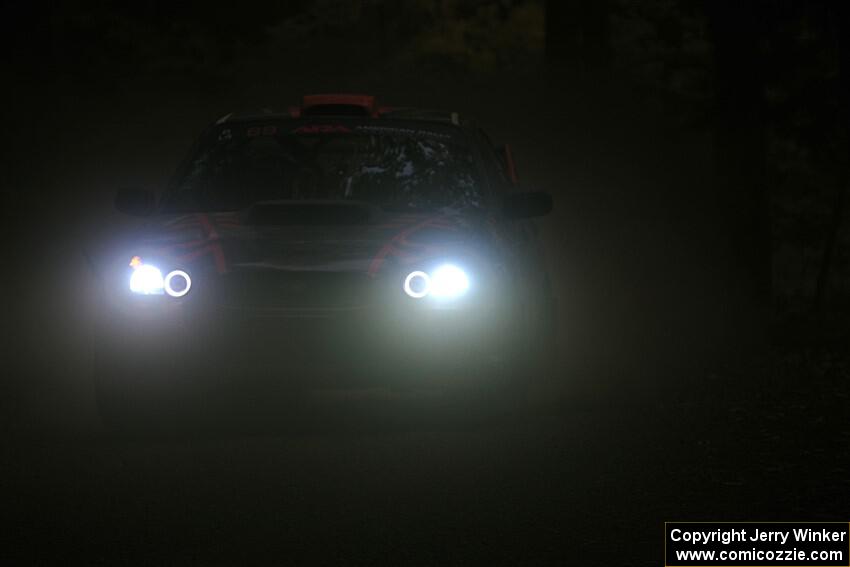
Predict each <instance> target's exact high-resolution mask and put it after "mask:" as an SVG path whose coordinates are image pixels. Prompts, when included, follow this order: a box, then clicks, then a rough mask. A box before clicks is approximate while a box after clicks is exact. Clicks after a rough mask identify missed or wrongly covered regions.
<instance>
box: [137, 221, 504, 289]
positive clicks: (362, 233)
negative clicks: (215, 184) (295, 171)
mask: <svg viewBox="0 0 850 567" xmlns="http://www.w3.org/2000/svg"><path fill="white" fill-rule="evenodd" d="M497 239H498V236H497V233H496V225H495V223H494V222H492V218H490V217H488V216H486V215H483V214H480V213H478V214H458V213H436V214H402V213H385V212H379V213H376V214H373V215H370V218H369V219H368V220H366V221H364V222H356V223H338V224H326V223H312V224H307V225H303V224H293V223H291V222H289V223H286V224H283V225H279V224H278V225H275V224H256V223H254V222H251V220H250V219H249V218H247V217H246V215H245V214H244V213H192V214H179V215H163V216H160V217H156V218H153V219H151V220H150V221H149V222H148V223H147V224H146V225H145V226H144V227H142V228H141V229H140V231H139V232H138V233H137V234H136V235H135V236H134V238H133V239H132V243H133V248H134V251H133V253H134V254H139V255H143V256H144V255H146V256H152V257H155V258H161V259H162V260H164V261H165V262H166V263H168V264H171V265H173V266H174V267H183V268H186V269H190V270H192V271H194V272H195V273H198V272H217V273H219V274H224V273H228V272H233V271H241V270H289V271H338V272H363V273H366V274H368V275H370V276H376V275H378V274H379V273H380V272H381V271H382V270H384V269H386V268H387V266H388V265H393V264H395V265H402V266H406V265H416V264H419V263H422V262H424V261H427V260H428V259H431V258H441V257H445V256H446V255H452V256H453V257H454V256H456V255H460V254H463V255H470V254H473V255H476V256H480V255H481V254H483V253H486V252H485V250H488V249H490V248H492V244H493V242H494V240H497Z"/></svg>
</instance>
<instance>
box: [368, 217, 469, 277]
mask: <svg viewBox="0 0 850 567" xmlns="http://www.w3.org/2000/svg"><path fill="white" fill-rule="evenodd" d="M431 227H435V228H441V229H444V230H457V226H456V225H455V224H454V223H452V222H451V221H450V220H449V217H448V215H437V216H433V217H428V218H426V219H424V220H422V221H421V222H418V223H416V224H414V225H413V226H410V227H407V228H405V229H404V230H402V231H401V232H398V233H396V234H395V235H394V236H393V237H392V238H390V239H389V240H388V241H387V243H386V244H384V245H383V246H382V247H381V249H380V250H378V252H377V253H376V254H375V257H374V258H373V259H372V262H371V264H369V270H368V272H367V274H368V275H369V276H370V277H374V276H376V275H377V274H378V272H379V271H380V270H381V267H382V266H383V265H384V261H385V260H386V258H387V257H388V256H396V257H399V258H404V259H410V258H413V257H415V256H420V257H421V256H423V255H425V254H427V253H429V252H434V251H436V250H437V249H438V248H437V247H436V246H433V245H429V244H425V243H421V242H411V241H410V237H411V236H413V235H414V234H416V233H417V232H419V231H420V230H423V229H425V228H431Z"/></svg>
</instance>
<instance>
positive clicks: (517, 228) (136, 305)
mask: <svg viewBox="0 0 850 567" xmlns="http://www.w3.org/2000/svg"><path fill="white" fill-rule="evenodd" d="M116 207H117V208H118V209H119V210H120V211H122V212H124V213H126V214H128V215H133V216H137V217H142V219H141V221H140V223H139V224H140V226H139V227H137V229H136V230H135V231H133V232H132V234H131V235H130V236H125V237H121V238H118V237H116V239H115V241H114V242H110V243H109V245H108V246H107V247H106V248H107V253H105V254H103V255H101V256H100V257H99V259H98V260H97V261H96V272H97V274H98V275H99V278H98V279H99V283H100V285H102V286H103V289H102V290H101V292H102V297H104V298H105V300H104V301H103V307H104V309H103V310H102V316H101V317H100V318H99V321H100V324H99V333H98V340H97V345H96V356H95V382H96V390H97V396H98V402H99V406H100V408H101V410H102V414H103V415H104V416H105V417H107V418H113V419H121V418H122V417H124V416H127V415H130V414H131V413H132V412H133V411H135V410H137V409H139V408H144V407H146V406H158V405H161V404H165V403H166V402H165V401H164V400H168V403H173V404H176V407H178V408H179V407H180V403H184V402H186V401H187V400H197V399H206V398H207V397H215V396H216V394H223V395H222V396H218V398H220V399H224V400H228V399H232V398H231V396H235V395H237V394H238V393H240V392H245V391H254V392H267V391H269V392H270V391H276V392H278V391H282V392H297V391H298V390H299V389H300V388H310V387H312V386H315V385H317V384H322V383H325V382H332V383H334V384H344V385H346V386H350V387H358V386H360V385H364V384H370V385H374V384H382V385H386V386H391V387H400V388H407V387H411V386H413V387H430V386H431V385H438V386H440V387H449V388H451V387H453V386H461V387H466V386H470V385H485V386H486V385H487V384H497V385H504V384H514V385H516V384H517V382H522V381H523V380H526V379H527V376H528V375H530V374H531V372H530V371H531V369H532V368H533V367H534V366H535V364H536V363H537V362H539V360H540V359H541V357H542V356H543V353H544V351H545V350H546V348H547V347H548V346H549V345H551V340H552V336H553V332H554V325H553V321H554V311H555V310H554V308H553V297H552V294H551V290H550V287H549V279H548V275H547V272H546V268H545V261H544V257H543V253H542V250H541V246H540V244H539V242H538V236H537V232H536V228H535V225H534V224H533V222H531V221H530V220H529V219H531V218H533V217H538V216H541V215H545V214H547V213H548V212H549V211H550V210H551V208H552V200H551V197H550V196H549V195H548V194H546V193H541V192H532V191H523V190H521V189H520V188H519V186H518V184H517V180H516V174H515V170H514V165H513V160H512V158H511V155H510V150H509V149H508V148H507V146H505V147H503V148H500V149H497V148H494V147H493V145H492V144H491V143H490V141H489V139H488V138H487V136H486V135H485V134H484V132H483V131H482V130H481V129H479V128H478V127H477V126H476V125H475V124H474V123H473V122H471V121H469V120H467V119H465V118H463V117H461V116H458V114H456V113H443V112H435V111H424V110H418V109H409V108H387V107H379V106H377V105H376V104H375V100H374V98H373V97H371V96H365V95H313V96H305V97H304V99H303V101H302V104H301V105H300V106H298V107H293V108H290V109H289V110H288V112H285V113H278V114H275V113H268V112H266V113H260V114H254V115H235V114H230V115H227V116H224V117H223V118H221V119H220V120H218V121H217V122H215V123H214V124H213V125H211V126H210V127H209V128H208V129H207V130H206V131H205V132H204V133H203V134H202V135H201V137H200V139H199V140H198V141H197V143H196V145H195V147H194V148H193V149H192V150H191V152H190V154H189V156H188V157H187V159H186V160H185V161H184V162H183V163H182V164H181V165H180V166H179V168H178V169H177V172H176V174H175V175H174V177H173V179H172V181H171V182H170V184H169V185H168V187H167V188H166V189H165V190H164V191H163V192H162V194H161V195H159V196H158V197H156V196H154V195H153V194H152V193H150V192H147V191H144V190H139V189H128V190H122V191H120V192H119V193H118V195H117V196H116ZM180 400H183V402H181V401H180Z"/></svg>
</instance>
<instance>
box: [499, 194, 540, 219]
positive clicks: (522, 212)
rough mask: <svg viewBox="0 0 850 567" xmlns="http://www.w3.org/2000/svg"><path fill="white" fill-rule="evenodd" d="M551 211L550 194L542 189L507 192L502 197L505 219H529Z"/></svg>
mask: <svg viewBox="0 0 850 567" xmlns="http://www.w3.org/2000/svg"><path fill="white" fill-rule="evenodd" d="M550 212H552V195H550V194H549V193H544V192H543V191H528V192H524V193H509V194H508V195H505V196H504V198H503V199H502V214H503V215H504V216H505V218H507V219H530V218H533V217H542V216H544V215H548V214H549V213H550Z"/></svg>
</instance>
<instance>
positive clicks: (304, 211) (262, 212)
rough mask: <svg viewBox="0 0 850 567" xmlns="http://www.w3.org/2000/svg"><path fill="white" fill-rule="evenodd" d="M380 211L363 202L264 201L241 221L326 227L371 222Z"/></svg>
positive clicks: (251, 209)
mask: <svg viewBox="0 0 850 567" xmlns="http://www.w3.org/2000/svg"><path fill="white" fill-rule="evenodd" d="M378 212H379V209H377V208H376V207H375V206H373V205H370V204H369V203H364V202H362V201H332V200H324V201H308V200H304V201H286V200H281V201H262V202H259V203H254V204H253V205H251V206H250V207H249V208H248V209H246V210H245V211H244V213H243V218H242V222H244V223H245V224H247V225H254V226H323V225H357V224H367V223H369V222H370V221H371V220H372V219H373V218H374V217H375V216H376V215H377V214H378Z"/></svg>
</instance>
